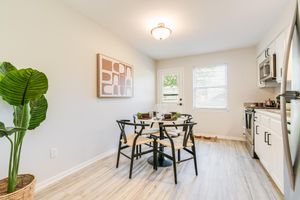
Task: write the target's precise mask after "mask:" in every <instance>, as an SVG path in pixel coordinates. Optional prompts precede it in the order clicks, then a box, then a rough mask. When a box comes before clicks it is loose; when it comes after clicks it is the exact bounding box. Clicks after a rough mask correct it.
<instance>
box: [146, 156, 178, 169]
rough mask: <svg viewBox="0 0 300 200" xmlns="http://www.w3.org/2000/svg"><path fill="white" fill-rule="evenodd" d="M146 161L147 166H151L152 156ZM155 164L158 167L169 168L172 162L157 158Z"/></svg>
mask: <svg viewBox="0 0 300 200" xmlns="http://www.w3.org/2000/svg"><path fill="white" fill-rule="evenodd" d="M147 161H148V163H149V164H151V165H153V156H151V157H149V158H148V160H147ZM157 164H158V165H157V166H158V167H169V166H171V165H172V161H170V160H167V159H165V158H163V159H161V158H157Z"/></svg>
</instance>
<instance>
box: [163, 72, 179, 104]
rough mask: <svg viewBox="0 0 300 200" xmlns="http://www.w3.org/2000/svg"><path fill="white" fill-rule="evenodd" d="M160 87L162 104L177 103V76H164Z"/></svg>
mask: <svg viewBox="0 0 300 200" xmlns="http://www.w3.org/2000/svg"><path fill="white" fill-rule="evenodd" d="M162 86H163V87H162V102H163V103H177V102H178V97H179V88H178V76H177V75H176V74H164V75H163V76H162Z"/></svg>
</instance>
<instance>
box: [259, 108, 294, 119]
mask: <svg viewBox="0 0 300 200" xmlns="http://www.w3.org/2000/svg"><path fill="white" fill-rule="evenodd" d="M255 112H257V113H261V114H265V115H268V116H270V117H274V118H278V119H280V118H281V116H280V109H255ZM286 116H287V121H290V119H291V111H287V112H286Z"/></svg>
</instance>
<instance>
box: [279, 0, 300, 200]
mask: <svg viewBox="0 0 300 200" xmlns="http://www.w3.org/2000/svg"><path fill="white" fill-rule="evenodd" d="M299 3H300V0H295V7H294V8H295V9H294V15H293V19H291V24H290V28H289V34H288V35H289V36H288V37H289V39H288V42H287V47H286V49H285V59H284V68H283V81H282V84H281V97H280V100H281V102H280V104H281V121H282V133H283V135H282V138H283V146H284V161H285V164H284V195H285V199H286V200H300V40H299V39H300V37H299V36H300V14H299V13H300V12H299V8H300V7H299ZM288 66H289V67H290V70H291V72H292V73H291V74H292V81H291V85H289V86H288V91H287V85H288V84H287V73H288V68H289V67H288ZM288 102H290V103H291V118H290V119H291V120H290V122H289V121H288V120H287V115H286V103H288ZM287 123H290V130H288V129H287V127H288V126H287Z"/></svg>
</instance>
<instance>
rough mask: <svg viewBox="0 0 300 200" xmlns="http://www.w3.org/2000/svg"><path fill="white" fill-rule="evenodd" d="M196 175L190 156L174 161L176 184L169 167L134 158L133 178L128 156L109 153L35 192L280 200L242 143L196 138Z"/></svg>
mask: <svg viewBox="0 0 300 200" xmlns="http://www.w3.org/2000/svg"><path fill="white" fill-rule="evenodd" d="M196 148H197V152H198V155H197V158H198V170H199V175H198V176H195V173H194V165H193V161H192V160H190V161H187V162H184V163H181V164H179V165H178V184H177V185H175V184H174V180H173V171H172V168H171V167H168V168H159V169H158V171H153V169H152V166H151V165H149V164H148V163H147V161H146V159H147V157H149V156H150V154H149V155H145V156H144V157H143V158H142V159H139V160H137V161H135V163H134V169H133V170H134V171H133V179H131V180H129V179H128V171H129V160H128V159H127V158H125V157H121V160H120V161H121V162H120V166H119V168H118V169H116V168H115V162H116V155H113V156H110V157H107V158H105V159H102V160H100V161H98V162H97V163H95V164H93V165H90V166H89V167H87V168H85V169H83V170H81V171H80V172H78V173H76V174H73V175H71V176H69V177H67V178H65V179H63V180H62V181H60V182H59V183H57V184H54V185H52V186H50V187H48V188H47V189H45V190H43V191H41V192H39V193H37V194H36V195H35V199H36V200H79V199H80V200H94V199H105V200H106V199H116V200H119V199H122V200H123V199H124V200H125V199H128V200H135V199H137V200H143V199H155V200H160V199H170V200H174V199H178V200H179V199H184V200H189V199H197V200H219V199H220V200H248V199H252V200H268V199H283V196H282V194H281V193H280V192H279V191H278V189H277V188H276V187H275V186H274V184H273V183H272V181H271V180H270V178H269V177H268V176H267V175H266V172H265V171H264V170H263V168H262V167H261V165H260V164H259V162H258V161H257V160H254V159H252V158H250V156H249V155H248V153H247V152H246V149H245V146H244V143H243V142H237V141H225V140H219V141H218V142H209V141H197V143H196Z"/></svg>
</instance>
